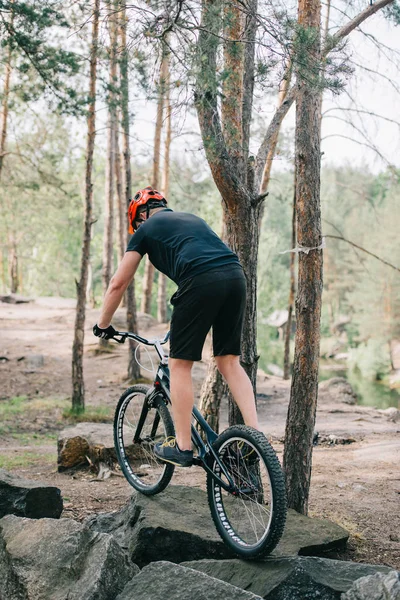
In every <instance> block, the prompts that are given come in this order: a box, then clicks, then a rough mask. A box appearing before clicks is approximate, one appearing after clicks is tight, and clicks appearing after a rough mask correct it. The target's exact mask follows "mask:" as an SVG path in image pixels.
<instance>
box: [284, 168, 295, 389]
mask: <svg viewBox="0 0 400 600" xmlns="http://www.w3.org/2000/svg"><path fill="white" fill-rule="evenodd" d="M295 247H296V178H295V181H294V190H293V214H292V248H295ZM295 262H296V253H295V252H291V254H290V267H289V272H290V290H289V301H288V319H287V323H286V331H285V350H284V357H283V379H289V378H290V338H291V333H292V315H293V305H294V295H295V293H296V282H295V270H294V269H295Z"/></svg>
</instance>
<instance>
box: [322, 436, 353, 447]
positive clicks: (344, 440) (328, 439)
mask: <svg viewBox="0 0 400 600" xmlns="http://www.w3.org/2000/svg"><path fill="white" fill-rule="evenodd" d="M356 441H357V440H356V439H355V438H353V437H350V436H349V435H347V436H344V437H343V436H339V435H334V434H333V433H331V434H329V435H319V436H318V439H317V443H318V445H320V446H322V445H324V444H325V445H328V446H336V445H338V444H342V445H346V444H354V442H356ZM316 445H317V444H315V443H314V446H316Z"/></svg>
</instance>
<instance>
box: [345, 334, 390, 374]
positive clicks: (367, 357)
mask: <svg viewBox="0 0 400 600" xmlns="http://www.w3.org/2000/svg"><path fill="white" fill-rule="evenodd" d="M389 365H390V356H389V345H388V344H383V343H382V340H380V339H379V338H376V339H373V338H371V339H369V340H368V341H367V342H366V343H364V344H360V345H359V346H358V347H357V348H351V349H350V353H349V366H350V368H352V369H358V370H359V371H360V373H361V375H362V376H363V377H365V378H366V379H382V378H383V377H384V375H386V374H387V373H388V372H389Z"/></svg>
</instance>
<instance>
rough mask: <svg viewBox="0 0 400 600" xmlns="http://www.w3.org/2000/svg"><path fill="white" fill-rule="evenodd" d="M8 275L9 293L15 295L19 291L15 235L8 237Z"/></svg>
mask: <svg viewBox="0 0 400 600" xmlns="http://www.w3.org/2000/svg"><path fill="white" fill-rule="evenodd" d="M8 274H9V279H10V291H11V293H12V294H16V293H17V292H18V289H19V268H18V248H17V240H16V236H15V235H10V236H9V243H8Z"/></svg>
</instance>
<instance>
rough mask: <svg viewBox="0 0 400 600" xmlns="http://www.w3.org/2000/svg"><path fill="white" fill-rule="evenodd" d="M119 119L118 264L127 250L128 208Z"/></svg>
mask: <svg viewBox="0 0 400 600" xmlns="http://www.w3.org/2000/svg"><path fill="white" fill-rule="evenodd" d="M118 124H119V119H116V127H115V131H114V134H115V142H114V147H115V161H114V167H115V183H116V186H115V192H116V194H115V199H116V207H117V211H116V212H117V240H118V243H117V256H118V264H119V263H120V262H121V260H122V259H123V256H124V254H125V250H126V209H125V204H126V202H125V194H124V190H123V181H122V179H123V177H122V166H121V154H120V149H119V127H118Z"/></svg>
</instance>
